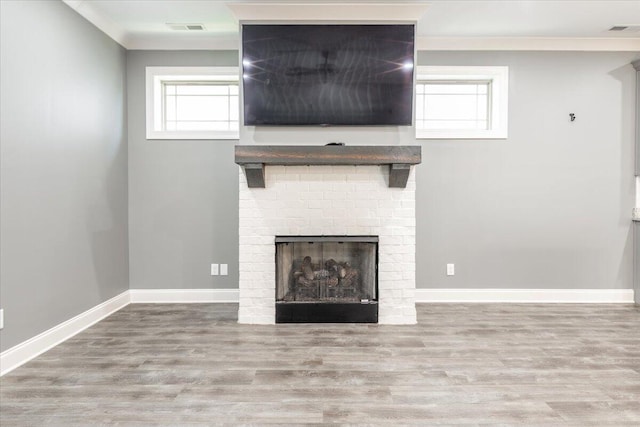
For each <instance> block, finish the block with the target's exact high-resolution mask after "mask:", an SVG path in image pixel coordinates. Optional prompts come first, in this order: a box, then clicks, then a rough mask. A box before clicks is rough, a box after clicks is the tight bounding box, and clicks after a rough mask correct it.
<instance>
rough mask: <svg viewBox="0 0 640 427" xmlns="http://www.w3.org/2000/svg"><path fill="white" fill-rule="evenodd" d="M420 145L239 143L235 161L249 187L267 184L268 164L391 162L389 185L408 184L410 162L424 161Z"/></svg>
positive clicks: (359, 164)
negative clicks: (266, 171) (265, 170)
mask: <svg viewBox="0 0 640 427" xmlns="http://www.w3.org/2000/svg"><path fill="white" fill-rule="evenodd" d="M421 148H422V147H420V146H417V145H351V146H345V145H323V146H310V145H236V163H237V164H239V165H240V166H242V167H243V168H244V173H245V175H246V177H247V185H248V186H249V187H250V188H265V180H264V168H265V166H268V165H281V166H282V165H284V166H307V165H308V166H320V165H356V166H363V165H389V187H395V188H405V187H406V186H407V180H408V179H409V171H410V170H411V165H417V164H418V163H420V162H421V161H422V150H421Z"/></svg>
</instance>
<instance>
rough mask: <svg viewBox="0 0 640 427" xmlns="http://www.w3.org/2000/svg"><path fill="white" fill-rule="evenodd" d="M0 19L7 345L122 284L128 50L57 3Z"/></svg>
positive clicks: (1, 278)
mask: <svg viewBox="0 0 640 427" xmlns="http://www.w3.org/2000/svg"><path fill="white" fill-rule="evenodd" d="M0 16H1V21H0V23H1V25H0V43H1V44H0V55H1V56H0V67H1V68H0V92H1V94H2V96H1V105H0V109H1V112H0V120H1V122H2V127H1V131H0V141H1V143H0V155H1V164H0V166H1V167H0V170H1V172H0V173H1V176H0V178H1V181H0V183H1V186H0V263H1V268H0V285H1V286H0V306H1V307H2V308H3V309H4V313H5V327H4V329H3V330H2V331H1V332H0V341H1V347H0V348H1V349H2V350H6V349H7V348H10V347H12V346H14V345H16V344H18V343H20V342H22V341H24V340H26V339H28V338H31V337H33V336H34V335H37V334H38V333H40V332H43V331H45V330H47V329H49V328H51V327H53V326H55V325H57V324H59V323H61V322H63V321H65V320H68V319H70V318H72V317H73V316H75V315H77V314H79V313H81V312H83V311H85V310H87V309H89V308H91V307H94V306H95V305H97V304H99V303H101V302H103V301H105V300H107V299H109V298H111V297H113V296H115V295H117V294H119V293H121V292H123V291H125V290H126V289H127V288H128V253H127V210H126V209H127V152H126V134H125V128H126V109H125V98H124V88H125V72H126V69H125V63H126V54H125V50H124V49H123V48H122V47H121V46H119V45H118V44H116V43H115V42H113V41H112V40H111V39H110V38H109V37H107V36H105V35H104V34H103V33H102V32H100V31H99V30H97V29H96V28H95V27H94V26H93V25H91V24H89V23H88V22H87V21H86V20H84V19H83V18H81V17H80V16H79V15H77V14H76V13H75V12H74V11H72V10H71V9H70V8H69V7H68V6H66V5H65V4H64V3H62V2H58V1H1V2H0Z"/></svg>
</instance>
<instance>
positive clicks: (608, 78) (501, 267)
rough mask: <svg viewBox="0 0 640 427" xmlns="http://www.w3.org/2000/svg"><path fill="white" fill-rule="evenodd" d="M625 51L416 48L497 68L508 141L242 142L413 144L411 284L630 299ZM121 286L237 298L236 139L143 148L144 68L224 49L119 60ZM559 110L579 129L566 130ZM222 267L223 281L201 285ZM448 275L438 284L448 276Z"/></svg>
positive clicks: (271, 139)
mask: <svg viewBox="0 0 640 427" xmlns="http://www.w3.org/2000/svg"><path fill="white" fill-rule="evenodd" d="M638 56H639V55H638V54H637V53H598V52H591V53H589V52H584V53H580V52H423V53H421V54H420V55H419V63H420V64H421V65H508V66H509V67H510V104H509V113H510V126H509V139H508V140H485V141H482V140H474V141H453V140H452V141H426V140H422V141H416V140H415V139H414V138H413V131H412V129H411V128H410V127H400V128H314V129H306V128H305V129H301V128H277V127H273V128H272V127H269V128H260V129H256V128H242V129H241V141H240V142H241V143H243V144H250V143H259V144H281V143H286V144H323V143H326V142H330V141H344V142H346V143H348V144H416V143H418V144H420V145H422V147H423V163H422V164H421V165H419V166H418V167H417V169H416V173H417V215H418V220H417V227H418V229H417V233H418V241H417V245H418V249H417V251H418V253H417V265H418V271H417V281H418V283H417V286H418V287H419V288H487V287H488V288H580V289H582V288H602V289H609V288H627V289H628V288H632V286H633V285H632V275H633V274H632V271H633V267H632V261H633V239H632V228H631V221H630V213H631V208H632V207H633V204H634V201H633V197H634V190H633V163H634V160H633V143H634V142H633V132H634V111H635V107H634V95H633V88H634V81H635V74H634V70H633V67H632V66H631V65H629V63H630V62H631V61H632V60H633V59H635V58H637V57H638ZM128 61H129V64H128V79H129V83H128V94H129V122H130V127H129V174H130V251H131V258H130V260H131V287H132V288H206V287H237V250H238V240H237V239H238V238H237V226H238V222H237V169H236V166H235V164H234V163H233V145H234V144H236V143H237V142H236V141H146V140H145V138H144V84H143V82H144V66H146V65H158V66H161V65H235V64H236V63H237V53H236V52H215V53H209V52H206V53H205V52H145V51H139V52H136V51H132V52H129V53H128ZM569 113H575V114H576V116H577V119H576V121H575V122H573V123H571V122H570V121H569ZM211 262H228V263H229V265H230V273H231V275H230V276H229V278H228V279H226V280H225V279H224V278H212V277H211V276H209V264H210V263H211ZM447 263H455V264H456V275H455V276H453V277H447V276H446V274H445V265H446V264H447Z"/></svg>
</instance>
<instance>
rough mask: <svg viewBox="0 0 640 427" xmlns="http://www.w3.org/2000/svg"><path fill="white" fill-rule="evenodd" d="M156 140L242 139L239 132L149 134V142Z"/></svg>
mask: <svg viewBox="0 0 640 427" xmlns="http://www.w3.org/2000/svg"><path fill="white" fill-rule="evenodd" d="M154 139H240V134H239V132H171V131H166V132H147V140H154Z"/></svg>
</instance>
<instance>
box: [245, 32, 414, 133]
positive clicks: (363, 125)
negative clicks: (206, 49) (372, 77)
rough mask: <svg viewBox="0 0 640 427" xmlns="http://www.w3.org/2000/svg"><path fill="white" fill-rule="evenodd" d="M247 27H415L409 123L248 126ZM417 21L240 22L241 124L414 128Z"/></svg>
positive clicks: (296, 125)
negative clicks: (245, 48) (245, 62)
mask: <svg viewBox="0 0 640 427" xmlns="http://www.w3.org/2000/svg"><path fill="white" fill-rule="evenodd" d="M245 25H251V26H256V25H282V26H287V25H304V26H330V25H340V26H344V25H352V26H360V25H367V26H369V25H381V26H382V25H391V26H393V25H406V26H412V27H413V64H412V82H411V107H410V117H409V119H410V121H409V122H407V123H389V124H386V123H376V124H357V123H356V124H334V123H309V124H302V123H295V124H289V123H260V124H254V123H249V124H247V122H246V118H245V87H244V64H243V58H244V41H243V40H242V36H243V28H244V26H245ZM416 31H417V21H385V22H375V21H374V22H369V21H362V22H361V21H344V22H342V21H338V22H336V21H331V22H327V21H315V22H313V23H309V22H306V21H304V22H299V21H298V22H296V21H293V22H291V21H241V22H240V38H241V40H240V48H239V50H238V53H239V61H238V62H239V74H240V76H239V80H240V92H239V95H240V122H241V123H242V125H243V126H248V127H301V128H311V127H320V128H323V127H345V128H356V127H404V126H407V127H410V126H414V124H415V102H416V97H415V87H416V78H417V64H416V62H417V53H418V46H417V44H418V43H417V33H416Z"/></svg>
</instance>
